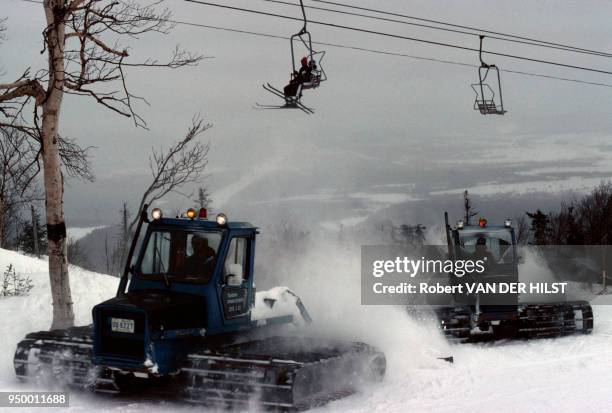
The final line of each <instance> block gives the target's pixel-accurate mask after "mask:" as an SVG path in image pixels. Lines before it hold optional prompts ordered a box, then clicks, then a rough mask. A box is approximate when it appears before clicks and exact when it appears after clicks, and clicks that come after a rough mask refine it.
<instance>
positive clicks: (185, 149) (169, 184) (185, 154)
mask: <svg viewBox="0 0 612 413" xmlns="http://www.w3.org/2000/svg"><path fill="white" fill-rule="evenodd" d="M211 127H212V125H211V124H209V123H205V122H204V121H203V120H202V119H201V118H200V117H199V116H196V117H194V118H193V119H192V123H191V126H190V127H189V129H188V130H187V133H186V135H185V137H184V138H183V139H182V140H180V141H178V142H177V143H176V144H174V145H173V146H172V147H170V148H169V149H168V150H167V151H163V150H159V151H155V150H153V151H152V153H151V156H150V158H149V166H150V169H151V176H152V181H151V184H150V185H149V187H148V188H147V189H146V190H145V191H144V194H143V196H142V199H141V200H140V205H139V206H138V210H139V211H140V210H142V207H143V206H144V204H151V203H153V202H155V201H157V200H159V199H161V198H163V197H164V196H166V195H167V194H168V193H170V192H174V191H177V190H178V189H179V188H181V187H182V186H185V185H188V184H192V183H194V182H197V181H198V180H199V178H200V177H201V175H202V172H203V171H204V169H205V168H206V165H207V164H208V150H209V148H210V146H209V144H208V143H206V144H202V143H200V142H195V139H196V138H197V137H198V136H199V135H200V134H202V133H203V132H204V131H206V130H208V129H210V128H211ZM137 221H138V217H136V218H135V219H134V220H133V221H132V223H131V224H130V230H131V228H133V227H134V225H136V222H137Z"/></svg>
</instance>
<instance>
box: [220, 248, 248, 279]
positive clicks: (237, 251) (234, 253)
mask: <svg viewBox="0 0 612 413" xmlns="http://www.w3.org/2000/svg"><path fill="white" fill-rule="evenodd" d="M248 246H249V240H248V238H232V241H231V242H230V246H229V249H228V251H227V256H226V257H225V263H224V265H223V280H224V281H225V282H227V281H228V280H227V277H228V276H230V275H232V276H234V277H236V279H234V282H237V281H238V279H239V280H244V279H246V278H247V274H248V272H247V270H248V269H247V265H248V261H247V256H248Z"/></svg>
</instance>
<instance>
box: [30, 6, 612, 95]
mask: <svg viewBox="0 0 612 413" xmlns="http://www.w3.org/2000/svg"><path fill="white" fill-rule="evenodd" d="M19 1H22V2H26V3H35V4H42V3H43V2H42V0H19ZM312 1H314V0H312ZM167 21H168V23H173V24H177V25H181V26H189V27H195V28H200V29H209V30H217V31H224V32H230V33H237V34H243V35H249V36H254V37H262V38H269V39H277V40H289V37H287V36H282V35H276V34H270V33H263V32H255V31H250V30H243V29H236V28H230V27H224V26H214V25H208V24H202V23H195V22H189V21H184V20H174V19H168V20H167ZM312 44H315V45H319V46H327V47H334V48H339V49H347V50H353V51H356V52H363V53H373V54H380V55H384V56H392V57H402V58H407V59H414V60H423V61H428V62H433V63H442V64H448V65H454V66H463V67H470V68H478V65H474V64H471V63H464V62H457V61H453V60H447V59H438V58H435V57H425V56H417V55H411V54H407V53H399V52H391V51H388V50H379V49H370V48H365V47H360V46H351V45H346V44H340V43H328V42H320V41H313V42H312ZM500 70H501V71H502V72H505V73H512V74H517V75H521V76H531V77H539V78H544V79H551V80H560V81H564V82H572V83H580V84H586V85H591V86H602V87H607V88H612V84H610V83H601V82H592V81H588V80H582V79H575V78H568V77H561V76H554V75H546V74H543V73H533V72H526V71H521V70H512V69H500Z"/></svg>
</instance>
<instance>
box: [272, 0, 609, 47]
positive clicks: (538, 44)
mask: <svg viewBox="0 0 612 413" xmlns="http://www.w3.org/2000/svg"><path fill="white" fill-rule="evenodd" d="M261 1H264V2H267V3H275V4H282V5H287V6H300V5H298V4H295V3H291V2H287V1H283V0H261ZM301 5H302V6H303V4H301ZM304 7H306V8H308V9H312V10H318V11H325V12H331V13H337V14H343V15H348V16H356V17H364V18H367V19H372V20H380V21H385V22H391V23H400V24H405V25H409V26H415V27H422V28H427V29H434V30H441V31H445V32H450V33H459V34H464V35H468V36H478V35H480V34H481V33H494V32H489V31H487V30H479V32H478V33H474V32H468V31H465V30H458V29H449V28H445V27H437V26H431V25H427V24H422V23H414V22H409V21H406V20H398V19H391V18H387V17H379V16H372V15H368V14H362V13H354V12H350V11H344V10H336V9H328V8H325V7H317V6H304ZM347 7H350V6H347ZM378 13H382V12H378ZM471 30H478V29H471ZM505 36H510V37H511V38H508V37H500V36H497V35H487V37H488V38H490V39H495V40H501V41H506V42H512V43H519V44H525V45H530V46H536V47H545V48H550V49H557V50H562V51H566V52H573V53H582V54H587V55H593V56H599V57H612V54H610V53H605V52H597V51H590V50H587V49H580V48H576V47H572V46H565V45H554V44H549V42H545V41H539V40H516V39H513V38H512V37H513V36H512V35H505Z"/></svg>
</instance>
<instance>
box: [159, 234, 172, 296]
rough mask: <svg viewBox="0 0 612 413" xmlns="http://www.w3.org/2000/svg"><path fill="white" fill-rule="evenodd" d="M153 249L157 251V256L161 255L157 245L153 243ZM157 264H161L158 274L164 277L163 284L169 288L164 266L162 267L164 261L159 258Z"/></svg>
mask: <svg viewBox="0 0 612 413" xmlns="http://www.w3.org/2000/svg"><path fill="white" fill-rule="evenodd" d="M155 251H156V252H157V255H158V256H159V257H161V251H160V250H159V246H158V245H155ZM159 265H160V266H161V271H160V274H161V276H162V277H164V284H165V285H166V288H168V289H170V287H171V284H170V279H168V276H167V275H166V268H165V267H164V262H163V260H161V259H160V260H159Z"/></svg>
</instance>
